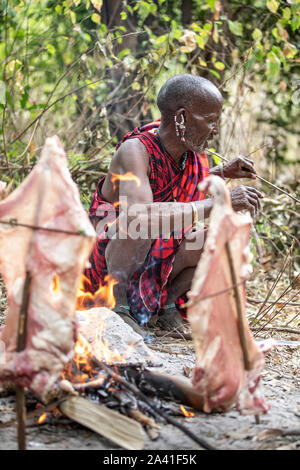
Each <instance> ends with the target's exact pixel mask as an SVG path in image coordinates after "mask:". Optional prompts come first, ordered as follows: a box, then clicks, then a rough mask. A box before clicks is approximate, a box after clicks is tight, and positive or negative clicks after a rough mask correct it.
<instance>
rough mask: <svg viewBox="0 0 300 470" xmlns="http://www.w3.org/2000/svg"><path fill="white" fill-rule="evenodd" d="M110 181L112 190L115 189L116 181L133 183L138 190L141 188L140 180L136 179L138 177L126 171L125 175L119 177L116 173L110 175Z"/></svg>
mask: <svg viewBox="0 0 300 470" xmlns="http://www.w3.org/2000/svg"><path fill="white" fill-rule="evenodd" d="M110 180H111V182H112V184H113V190H115V189H116V182H117V181H135V182H136V184H137V186H138V188H139V187H140V186H141V180H140V178H138V176H136V175H134V174H133V173H131V171H128V172H127V173H124V175H119V174H118V173H112V177H111V179H110Z"/></svg>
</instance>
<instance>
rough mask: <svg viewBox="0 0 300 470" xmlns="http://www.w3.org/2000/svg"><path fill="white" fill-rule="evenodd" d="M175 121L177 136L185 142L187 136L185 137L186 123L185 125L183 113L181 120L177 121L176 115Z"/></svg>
mask: <svg viewBox="0 0 300 470" xmlns="http://www.w3.org/2000/svg"><path fill="white" fill-rule="evenodd" d="M174 121H175V132H176V135H177V137H180V140H181V142H185V138H184V131H185V125H184V117H183V114H181V122H177V120H176V116H174ZM180 134H181V136H180Z"/></svg>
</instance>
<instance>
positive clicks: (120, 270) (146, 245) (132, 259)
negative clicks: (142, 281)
mask: <svg viewBox="0 0 300 470" xmlns="http://www.w3.org/2000/svg"><path fill="white" fill-rule="evenodd" d="M150 247H151V240H132V239H125V240H110V241H109V242H108V245H107V247H106V250H105V260H106V265H107V270H108V273H109V274H116V273H117V275H118V278H119V279H122V280H123V281H124V282H126V281H128V279H129V278H130V277H131V276H132V275H133V273H134V272H135V271H137V270H138V269H139V268H140V267H141V266H142V265H143V263H144V262H145V259H146V256H147V254H148V252H149V249H150Z"/></svg>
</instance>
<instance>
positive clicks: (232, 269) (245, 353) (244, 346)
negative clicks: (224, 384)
mask: <svg viewBox="0 0 300 470" xmlns="http://www.w3.org/2000/svg"><path fill="white" fill-rule="evenodd" d="M225 248H226V253H227V257H228V263H229V268H230V274H231V281H232V284H233V285H234V286H235V287H234V298H235V304H236V309H237V316H238V328H239V336H240V341H241V346H242V351H243V357H244V365H245V369H246V370H251V362H250V357H249V351H248V347H247V340H246V332H245V327H244V318H243V312H242V303H241V298H240V293H239V289H238V287H237V286H236V284H237V276H236V272H235V267H234V263H233V258H232V253H231V249H230V245H229V242H226V244H225ZM255 423H256V424H260V417H259V414H256V415H255Z"/></svg>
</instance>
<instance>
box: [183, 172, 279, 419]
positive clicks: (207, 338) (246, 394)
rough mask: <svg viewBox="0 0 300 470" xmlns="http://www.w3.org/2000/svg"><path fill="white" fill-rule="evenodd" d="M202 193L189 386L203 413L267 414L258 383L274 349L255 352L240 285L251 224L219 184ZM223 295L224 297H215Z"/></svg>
mask: <svg viewBox="0 0 300 470" xmlns="http://www.w3.org/2000/svg"><path fill="white" fill-rule="evenodd" d="M201 190H206V191H208V192H209V193H210V194H212V195H213V196H214V206H213V209H212V212H211V216H210V225H209V229H208V234H207V238H206V242H205V246H204V252H203V254H202V256H201V259H200V261H199V263H198V266H197V268H196V272H195V276H194V279H193V283H192V287H191V291H190V292H189V293H188V298H189V307H188V312H187V315H188V320H189V322H190V324H191V327H192V335H193V340H194V345H195V351H196V366H195V369H194V373H193V385H194V388H195V390H196V391H197V392H198V393H199V394H200V395H201V396H202V397H203V400H204V406H203V410H204V411H205V412H207V413H209V412H211V411H213V410H216V411H225V410H226V409H228V408H229V407H230V406H231V405H232V404H233V403H236V405H237V408H238V409H239V411H240V412H241V413H242V414H250V413H253V414H257V413H260V412H267V410H268V406H267V405H266V403H265V402H264V398H263V396H262V394H261V392H260V389H259V387H258V383H259V380H260V375H261V373H262V371H263V369H264V364H265V360H264V352H265V351H266V350H267V349H269V348H270V347H271V346H272V344H271V342H269V343H267V344H266V343H265V344H263V345H261V347H259V346H258V345H257V344H256V343H255V341H254V340H253V337H252V335H251V332H250V330H249V327H248V323H247V319H246V315H245V311H246V292H245V283H244V282H242V281H244V280H246V279H247V278H248V276H249V274H250V273H251V265H250V264H249V261H250V259H249V258H250V256H249V255H250V251H249V247H248V242H249V234H250V228H251V218H250V216H249V215H241V214H236V213H235V212H234V211H233V209H232V207H231V201H230V197H229V192H228V190H227V188H226V186H225V184H224V182H223V180H222V179H221V178H219V177H217V176H210V177H209V178H207V180H205V182H204V183H203V185H202V186H201ZM227 242H228V244H229V250H230V252H231V254H232V260H233V265H234V270H235V273H236V278H237V284H238V286H237V289H238V292H239V297H240V300H241V309H242V316H243V320H242V324H243V329H244V334H245V340H246V345H247V350H248V354H249V362H250V364H249V367H248V368H249V369H250V370H245V363H244V356H243V349H242V346H241V340H240V332H239V327H238V316H237V307H236V302H235V297H234V290H232V289H231V290H228V288H229V287H230V286H232V285H233V281H232V278H231V271H230V267H229V259H228V253H227V249H226V243H227ZM222 291H225V292H223V293H220V294H219V295H215V294H216V293H219V292H222Z"/></svg>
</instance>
